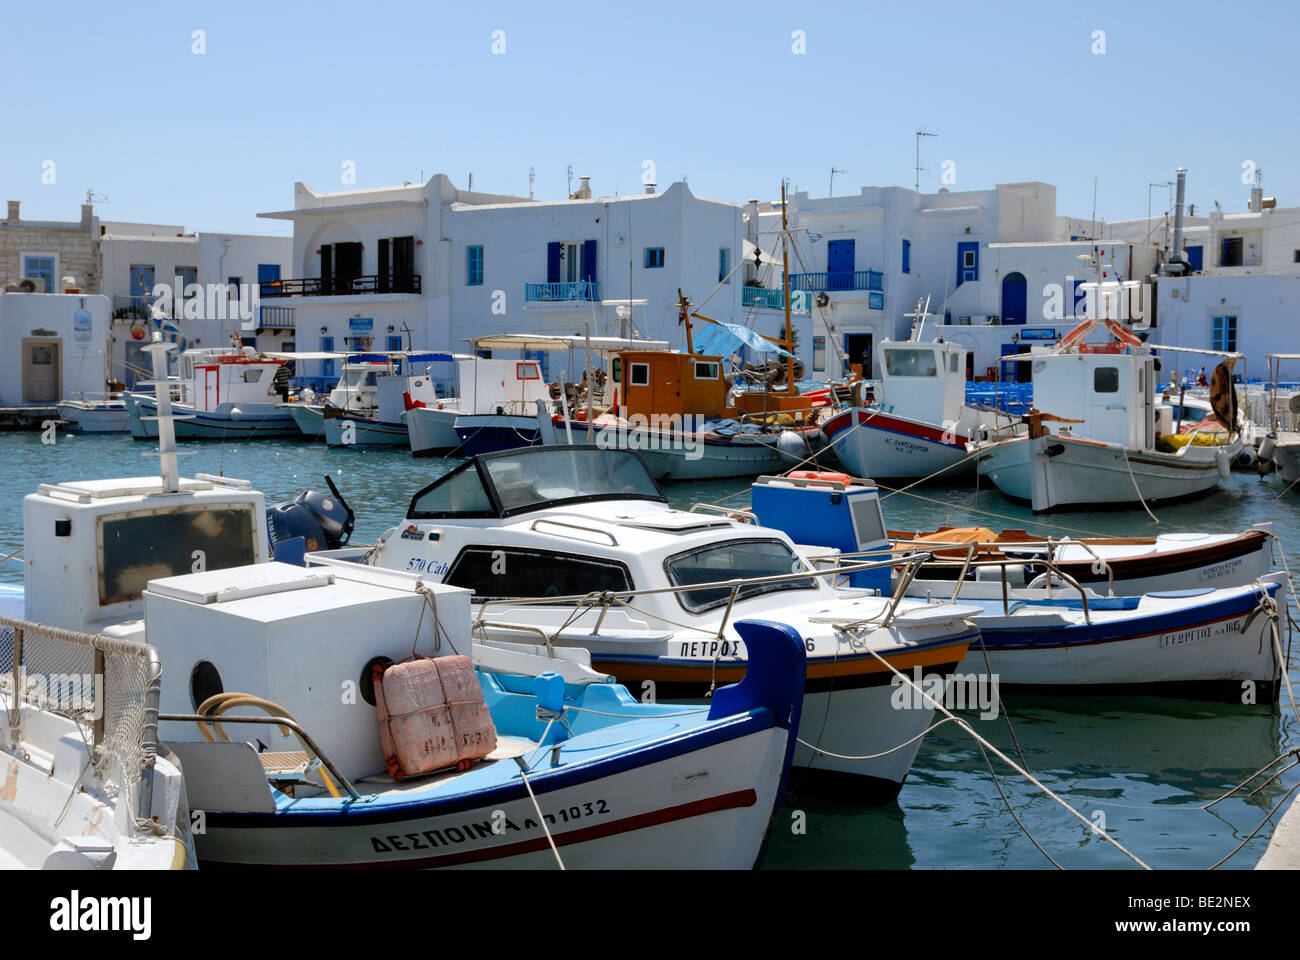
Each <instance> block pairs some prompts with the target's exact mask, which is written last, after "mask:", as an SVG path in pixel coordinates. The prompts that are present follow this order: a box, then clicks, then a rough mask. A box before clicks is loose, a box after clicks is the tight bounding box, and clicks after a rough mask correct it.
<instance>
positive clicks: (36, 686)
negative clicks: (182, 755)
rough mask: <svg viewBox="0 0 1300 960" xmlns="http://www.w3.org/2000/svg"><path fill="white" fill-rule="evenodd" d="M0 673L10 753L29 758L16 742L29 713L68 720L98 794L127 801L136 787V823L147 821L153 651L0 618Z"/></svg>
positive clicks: (156, 676) (154, 709) (153, 748)
mask: <svg viewBox="0 0 1300 960" xmlns="http://www.w3.org/2000/svg"><path fill="white" fill-rule="evenodd" d="M0 670H3V672H2V673H0V704H3V706H4V708H5V713H6V718H7V721H8V723H7V732H6V733H5V734H4V735H6V736H7V737H8V743H9V744H10V745H11V746H14V747H20V748H23V749H25V750H26V752H28V753H32V752H34V745H32V744H29V743H25V741H24V737H25V736H26V735H27V734H28V733H30V732H32V731H31V729H30V727H31V724H32V721H33V718H34V715H35V714H37V713H48V714H54V715H56V716H61V717H65V718H67V719H69V720H72V721H73V722H75V723H76V724H77V725H78V727H79V728H80V729H81V730H82V734H83V736H85V737H86V740H87V743H88V745H89V747H90V753H91V760H92V764H93V770H94V774H95V776H96V778H97V779H98V780H99V782H100V783H101V784H102V786H103V789H104V791H105V792H106V793H108V794H110V795H116V796H119V797H120V798H122V799H123V800H127V799H128V798H129V796H130V794H131V793H132V792H133V791H136V790H137V787H138V793H137V805H136V810H137V815H138V816H139V817H141V818H143V819H148V818H149V817H150V815H151V812H152V809H153V771H154V761H155V759H156V758H157V755H158V698H159V695H160V692H161V683H162V661H161V660H160V658H159V656H158V651H157V650H155V649H154V648H153V647H152V646H150V645H149V644H147V643H141V642H139V641H136V640H129V639H125V638H121V637H108V636H105V635H104V634H102V633H101V634H95V635H92V634H88V633H81V632H79V631H76V630H65V629H63V628H61V627H51V626H49V625H47V624H42V623H35V622H32V621H30V620H20V619H17V618H13V617H3V616H0ZM49 763H50V764H51V767H52V764H53V759H52V758H51V759H50V760H49Z"/></svg>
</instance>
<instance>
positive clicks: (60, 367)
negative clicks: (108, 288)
mask: <svg viewBox="0 0 1300 960" xmlns="http://www.w3.org/2000/svg"><path fill="white" fill-rule="evenodd" d="M109 303H110V301H109V299H108V298H107V297H104V296H95V295H87V294H67V293H6V294H3V295H0V406H20V405H25V404H30V405H42V406H53V405H54V404H55V403H57V402H58V401H59V400H64V399H80V398H87V399H94V398H97V397H101V396H103V394H104V392H105V381H106V379H107V377H108V368H107V363H106V349H107V342H108V330H109V311H110V307H109Z"/></svg>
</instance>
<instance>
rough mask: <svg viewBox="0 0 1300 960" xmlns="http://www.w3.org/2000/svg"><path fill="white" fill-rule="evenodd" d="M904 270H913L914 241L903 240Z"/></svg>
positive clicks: (908, 271)
mask: <svg viewBox="0 0 1300 960" xmlns="http://www.w3.org/2000/svg"><path fill="white" fill-rule="evenodd" d="M903 272H904V273H911V272H912V241H911V240H904V241H903Z"/></svg>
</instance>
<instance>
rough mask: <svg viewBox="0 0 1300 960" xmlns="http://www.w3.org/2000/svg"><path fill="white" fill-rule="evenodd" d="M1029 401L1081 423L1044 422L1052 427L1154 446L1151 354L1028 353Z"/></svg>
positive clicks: (1095, 437) (1104, 439) (1104, 440)
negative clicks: (1031, 389) (1031, 383)
mask: <svg viewBox="0 0 1300 960" xmlns="http://www.w3.org/2000/svg"><path fill="white" fill-rule="evenodd" d="M1032 364H1033V366H1032V370H1033V381H1034V406H1035V408H1037V409H1038V410H1040V411H1042V412H1043V413H1046V414H1053V415H1055V416H1058V417H1064V418H1067V419H1070V420H1079V421H1081V422H1080V423H1055V422H1051V421H1046V422H1044V424H1043V426H1044V427H1046V428H1047V429H1048V430H1049V431H1050V432H1052V433H1066V434H1067V435H1068V436H1073V437H1080V438H1083V439H1087V440H1097V441H1099V442H1101V443H1122V444H1124V446H1126V447H1130V448H1133V449H1144V450H1150V449H1153V448H1154V447H1155V441H1156V417H1155V407H1156V402H1155V396H1154V394H1153V391H1154V388H1155V382H1156V381H1155V358H1154V357H1152V356H1151V355H1150V354H1147V353H1093V352H1087V353H1044V354H1033V355H1032Z"/></svg>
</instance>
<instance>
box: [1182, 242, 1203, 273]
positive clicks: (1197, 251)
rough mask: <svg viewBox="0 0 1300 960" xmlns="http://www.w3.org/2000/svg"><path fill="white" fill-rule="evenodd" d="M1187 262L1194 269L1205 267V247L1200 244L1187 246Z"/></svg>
mask: <svg viewBox="0 0 1300 960" xmlns="http://www.w3.org/2000/svg"><path fill="white" fill-rule="evenodd" d="M1185 249H1186V251H1187V262H1188V264H1190V265H1191V268H1192V269H1193V270H1201V269H1204V268H1203V267H1202V264H1203V263H1204V262H1205V254H1204V248H1203V247H1200V246H1195V247H1186V248H1185Z"/></svg>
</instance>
